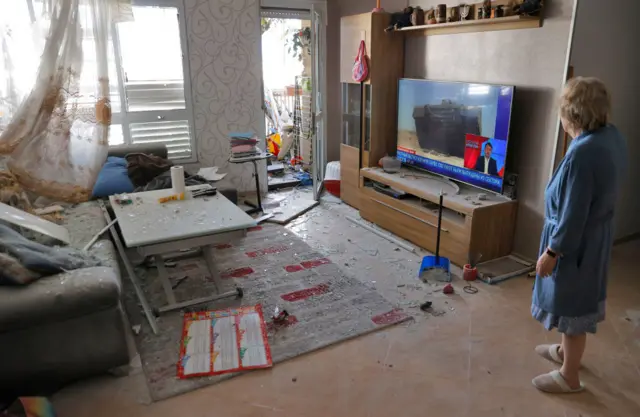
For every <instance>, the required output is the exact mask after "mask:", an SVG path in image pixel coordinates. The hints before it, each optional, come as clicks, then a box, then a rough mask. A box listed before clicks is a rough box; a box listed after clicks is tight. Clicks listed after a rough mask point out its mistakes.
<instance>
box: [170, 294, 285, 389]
mask: <svg viewBox="0 0 640 417" xmlns="http://www.w3.org/2000/svg"><path fill="white" fill-rule="evenodd" d="M271 366H273V362H272V360H271V349H270V348H269V342H268V340H267V331H266V326H265V323H264V316H263V314H262V306H260V305H256V306H247V307H239V308H230V309H226V310H213V311H204V312H198V313H186V314H185V315H184V323H183V328H182V341H181V345H180V360H179V361H178V377H179V378H183V379H184V378H192V377H197V376H210V375H220V374H225V373H230V372H240V371H246V370H250V369H261V368H270V367H271Z"/></svg>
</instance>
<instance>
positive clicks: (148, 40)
mask: <svg viewBox="0 0 640 417" xmlns="http://www.w3.org/2000/svg"><path fill="white" fill-rule="evenodd" d="M0 1H2V0H0ZM23 1H24V2H25V3H18V2H16V3H15V4H18V5H19V6H16V7H13V8H11V9H7V10H8V11H9V12H11V13H13V12H14V11H15V13H14V14H15V16H12V18H16V19H24V20H25V21H26V22H28V20H30V21H31V22H30V23H31V24H35V23H36V21H37V23H38V25H40V26H41V27H42V28H44V29H42V31H43V33H46V30H45V29H46V27H47V26H48V22H47V21H44V20H42V19H40V16H42V10H43V3H44V2H43V0H23ZM44 4H46V3H44ZM133 5H134V6H133V14H134V21H133V22H122V23H117V24H114V25H113V27H112V31H111V35H112V37H111V41H112V42H111V43H110V45H109V51H108V52H109V62H108V65H109V81H110V84H111V86H110V91H111V106H112V124H111V128H110V133H109V145H111V146H118V145H129V144H132V145H133V144H158V143H161V144H164V145H166V146H167V149H168V153H169V158H171V159H174V160H180V162H185V163H186V162H195V161H196V154H197V153H196V149H195V133H194V127H193V126H194V124H193V111H192V101H191V85H190V82H189V77H188V76H187V77H185V74H187V75H188V74H189V67H188V59H187V56H186V35H185V32H186V31H185V19H184V13H181V10H182V7H183V6H182V1H180V0H134V1H133ZM13 9H15V10H13ZM7 10H5V11H7ZM83 13H84V14H86V11H83V7H82V6H80V14H81V15H83ZM83 16H84V15H83ZM82 21H83V23H82V26H83V31H84V32H85V37H84V38H83V44H84V47H83V55H84V57H83V59H84V62H83V72H82V77H81V80H80V84H81V86H80V90H81V91H82V90H84V89H86V91H93V89H94V85H95V73H96V70H97V62H96V58H95V48H94V46H93V39H92V33H93V28H92V19H91V18H90V17H89V16H86V17H85V18H83V19H82ZM27 29H28V30H31V29H30V26H29V25H25V34H26V33H28V32H27ZM31 67H33V65H31ZM2 78H3V77H2V70H1V68H0V83H1V82H2V81H3V80H2ZM33 79H34V78H33V77H29V78H27V79H25V83H23V84H25V85H24V86H23V87H24V89H27V90H28V89H30V86H31V84H32V82H33ZM0 86H1V85H0ZM87 96H90V94H87ZM88 104H89V103H88ZM91 106H93V102H92V103H91ZM1 115H2V109H1V108H0V118H1Z"/></svg>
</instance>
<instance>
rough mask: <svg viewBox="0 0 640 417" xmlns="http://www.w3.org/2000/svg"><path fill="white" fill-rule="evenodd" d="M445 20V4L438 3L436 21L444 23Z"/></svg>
mask: <svg viewBox="0 0 640 417" xmlns="http://www.w3.org/2000/svg"><path fill="white" fill-rule="evenodd" d="M446 21H447V5H446V4H438V6H437V7H436V22H437V23H446Z"/></svg>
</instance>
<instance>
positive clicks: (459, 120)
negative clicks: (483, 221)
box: [397, 79, 514, 193]
mask: <svg viewBox="0 0 640 417" xmlns="http://www.w3.org/2000/svg"><path fill="white" fill-rule="evenodd" d="M398 87H399V88H398V154H397V158H398V159H399V160H400V161H401V162H402V163H403V164H406V165H409V166H413V167H416V168H420V169H424V170H427V171H430V172H433V173H435V174H440V175H442V176H445V177H448V178H451V179H454V180H457V181H461V182H464V183H467V184H471V185H473V186H476V187H479V188H483V189H485V190H489V191H493V192H496V193H501V192H502V186H503V179H504V169H505V162H506V158H507V145H508V141H509V125H510V122H511V105H512V102H513V93H514V87H513V86H507V85H489V84H470V83H458V82H439V81H428V80H412V79H401V80H400V81H399V86H398Z"/></svg>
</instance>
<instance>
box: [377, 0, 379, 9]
mask: <svg viewBox="0 0 640 417" xmlns="http://www.w3.org/2000/svg"><path fill="white" fill-rule="evenodd" d="M376 8H377V9H380V0H378V1H377V2H376Z"/></svg>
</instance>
